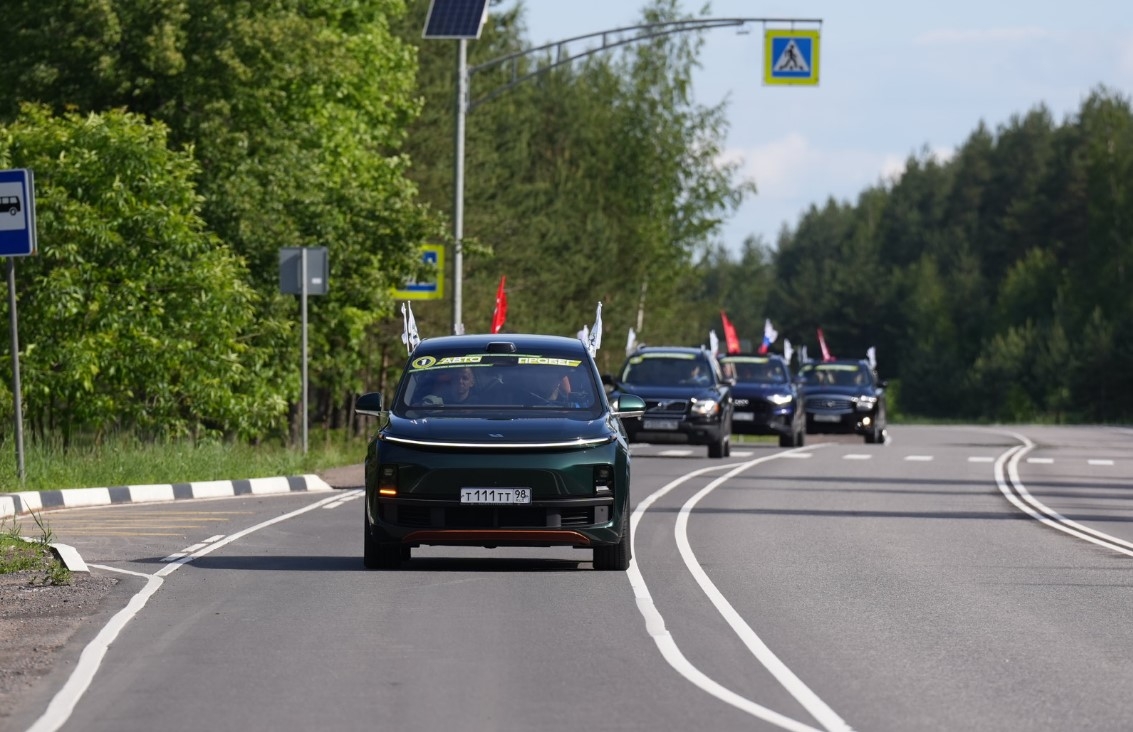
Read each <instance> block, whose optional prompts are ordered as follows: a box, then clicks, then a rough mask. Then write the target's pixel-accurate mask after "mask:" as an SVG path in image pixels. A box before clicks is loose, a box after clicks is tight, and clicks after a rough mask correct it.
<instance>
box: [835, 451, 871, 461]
mask: <svg viewBox="0 0 1133 732" xmlns="http://www.w3.org/2000/svg"><path fill="white" fill-rule="evenodd" d="M872 457H873V455H869V454H867V453H862V452H851V453H850V454H849V455H843V456H842V459H843V460H869V459H870V458H872Z"/></svg>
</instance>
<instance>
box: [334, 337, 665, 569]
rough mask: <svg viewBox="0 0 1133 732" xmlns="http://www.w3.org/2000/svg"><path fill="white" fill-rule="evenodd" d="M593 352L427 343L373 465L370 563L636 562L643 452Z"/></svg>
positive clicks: (514, 340) (370, 410) (533, 341)
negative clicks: (505, 555)
mask: <svg viewBox="0 0 1133 732" xmlns="http://www.w3.org/2000/svg"><path fill="white" fill-rule="evenodd" d="M644 410H645V402H644V401H643V400H642V399H641V398H640V397H637V396H635V395H632V394H622V395H620V396H619V398H618V399H616V400H615V401H613V402H612V403H611V401H610V400H609V399H608V398H607V396H606V392H605V390H604V388H603V385H602V381H601V375H600V374H599V372H598V368H597V366H596V365H595V363H594V359H593V357H592V356H591V355H590V353H589V351H588V350H587V348H586V346H585V345H584V344H583V343H582V342H581V341H580V340H578V339H575V338H563V337H558V336H542V335H516V334H508V335H506V336H503V335H459V336H444V337H439V338H430V339H426V340H423V341H421V342H420V343H419V344H418V345H417V347H416V348H415V349H414V350H413V352H412V354H410V356H409V359H408V363H407V364H406V367H405V370H404V373H403V375H402V377H401V380H400V381H399V383H398V385H397V388H396V390H395V391H394V393H393V396H392V398H391V399H390V400H389V403H388V405H387V404H386V403H385V401H384V399H383V395H382V394H380V393H377V392H374V393H369V394H363V395H362V396H360V397H359V398H358V399H357V401H356V402H355V411H356V412H357V413H358V414H361V415H367V416H372V417H378V418H379V423H378V429H377V432H376V434H375V435H374V436H373V438H372V439H371V441H370V443H369V447H368V450H367V454H366V461H365V476H366V477H365V483H366V501H365V519H366V526H365V543H364V552H363V558H364V564H365V566H366V567H367V568H369V569H392V568H396V567H398V566H399V565H400V564H401V563H402V562H403V561H404V560H407V559H409V558H410V554H411V552H412V549H413V548H414V547H418V546H422V545H442V546H485V547H497V546H539V547H543V546H570V547H578V548H584V549H592V550H593V566H594V568H595V569H599V570H624V569H626V568H628V566H629V561H630V544H629V541H630V535H629V511H630V506H629V490H630V452H629V442H628V439H627V435H626V431H625V428H624V425H623V420H625V421H626V422H632V421H633V418H635V417H640V416H641V414H642V413H643V412H644Z"/></svg>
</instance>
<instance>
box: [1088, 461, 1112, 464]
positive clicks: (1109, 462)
mask: <svg viewBox="0 0 1133 732" xmlns="http://www.w3.org/2000/svg"><path fill="white" fill-rule="evenodd" d="M1086 462H1087V463H1089V464H1090V465H1113V461H1112V460H1087V461H1086Z"/></svg>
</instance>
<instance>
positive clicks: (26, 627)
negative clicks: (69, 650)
mask: <svg viewBox="0 0 1133 732" xmlns="http://www.w3.org/2000/svg"><path fill="white" fill-rule="evenodd" d="M43 579H44V573H43V572H42V571H40V570H26V571H23V572H14V573H12V574H0V730H6V729H7V728H8V725H7V723H6V722H7V719H8V715H9V714H10V713H11V710H13V709H14V708H15V707H16V705H17V701H18V700H19V699H20V697H21V695H22V694H23V693H25V692H26V691H28V690H29V689H31V688H32V686H34V685H35V684H36V683H37V682H38V681H40V680H41V679H42V678H43V677H44V676H46V675H47V674H48V673H49V672H50V671H51V669H52V668H53V666H54V664H55V663H56V662H57V660H58V657H59V652H60V650H61V649H62V648H63V647H64V646H66V644H67V642H68V641H69V640H70V639H71V638H72V637H73V636H74V635H75V634H76V633H77V632H79V631H80V630H82V629H83V628H84V627H85V625H86V624H89V623H92V622H94V620H95V619H96V618H97V616H98V615H99V612H100V610H101V609H102V608H103V605H104V601H105V600H106V598H107V596H108V595H110V594H111V592H112V591H113V590H114V588H115V586H117V584H118V581H119V580H118V579H117V578H114V577H101V576H94V575H90V574H86V573H78V572H76V573H73V574H72V575H71V584H69V585H45V584H43Z"/></svg>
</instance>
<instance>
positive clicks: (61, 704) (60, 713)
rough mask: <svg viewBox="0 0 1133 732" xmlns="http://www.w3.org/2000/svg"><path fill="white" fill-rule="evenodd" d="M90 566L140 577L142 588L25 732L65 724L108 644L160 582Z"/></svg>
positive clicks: (151, 577)
mask: <svg viewBox="0 0 1133 732" xmlns="http://www.w3.org/2000/svg"><path fill="white" fill-rule="evenodd" d="M91 566H92V567H96V568H97V569H102V570H107V571H109V572H121V573H122V574H130V575H133V576H135V577H144V578H145V580H146V586H145V587H143V588H142V589H141V590H139V591H138V593H137V594H135V595H134V596H133V597H131V598H130V602H128V603H126V607H124V608H122V609H121V610H119V611H118V612H117V613H115V614H114V617H112V618H111V619H110V622H108V623H107V624H106V625H105V626H104V627H103V628H102V630H100V631H99V632H98V635H97V636H95V637H94V640H92V641H91V642H90V643H88V644H87V646H86V648H84V649H83V652H82V654H81V655H80V656H79V663H78V664H77V665H76V666H75V670H74V671H72V672H71V676H70V678H68V679H67V683H65V684H63V688H62V689H60V690H59V691H58V693H56V694H55V696H54V697H53V698H52V699H51V703H50V704H48V705H47V711H45V712H44V713H43V715H42V716H40V718H39V719H37V720H36V721H35V724H33V725H32V726H31V727H29V728H28V730H27V732H55V730H57V729H59V728H60V727H62V726H63V724H64V723H66V721H67V719H68V718H69V717H70V716H71V712H73V711H74V710H75V704H77V703H78V701H79V699H81V698H82V696H83V694H84V693H85V692H86V690H87V688H88V687H90V684H91V681H93V680H94V675H95V673H96V672H97V671H98V667H99V666H100V665H101V664H102V659H103V657H104V656H105V655H106V650H107V649H108V648H109V647H110V644H111V643H113V642H114V639H115V638H117V637H118V634H119V633H120V632H121V631H122V628H124V627H126V623H129V622H130V621H131V620H132V619H133V618H134V616H135V615H137V614H138V612H139V611H140V610H141V609H142V608H143V607H145V604H146V602H147V601H148V600H149V599H150V597H152V596H153V593H155V592H157V590H158V588H160V587H161V585H162V583H163V582H164V580H162V579H161V578H160V577H157V576H154V575H152V574H142V573H140V572H128V571H126V570H124V569H115V568H114V567H106V566H103V565H101V564H92V565H91Z"/></svg>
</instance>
